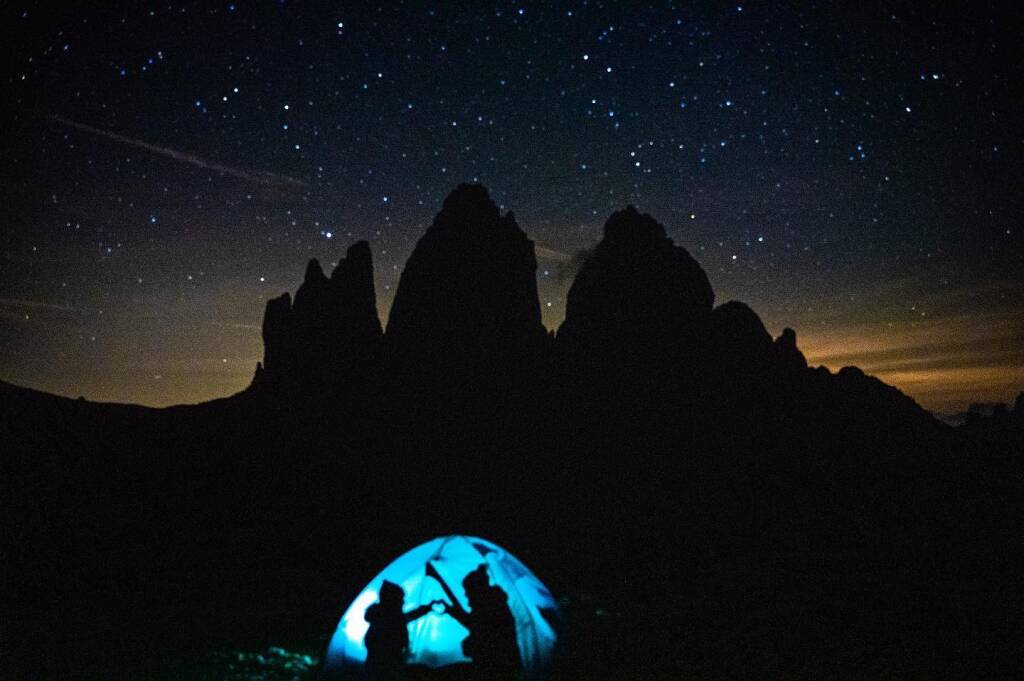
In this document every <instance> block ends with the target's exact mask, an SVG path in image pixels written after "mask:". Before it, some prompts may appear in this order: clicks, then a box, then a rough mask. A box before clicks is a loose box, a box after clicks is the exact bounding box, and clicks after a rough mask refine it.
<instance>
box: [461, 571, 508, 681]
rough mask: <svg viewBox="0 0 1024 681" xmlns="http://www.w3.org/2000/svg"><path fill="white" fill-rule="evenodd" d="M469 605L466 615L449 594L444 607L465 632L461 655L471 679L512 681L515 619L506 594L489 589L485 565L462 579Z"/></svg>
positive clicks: (497, 589) (499, 589) (494, 587)
mask: <svg viewBox="0 0 1024 681" xmlns="http://www.w3.org/2000/svg"><path fill="white" fill-rule="evenodd" d="M462 587H463V589H465V591H466V599H467V601H468V602H469V603H468V604H469V612H467V611H466V610H465V609H464V608H463V607H462V605H461V604H460V603H459V602H458V600H456V599H455V598H454V594H449V598H451V599H452V603H451V604H447V603H446V604H445V610H446V611H447V613H448V614H449V615H451V616H452V617H454V618H455V619H456V620H458V621H459V623H460V624H462V626H464V627H466V628H467V629H469V635H468V636H466V638H465V639H464V640H463V641H462V654H463V655H465V656H466V657H468V658H469V659H470V660H472V661H473V664H472V668H473V674H472V676H473V677H474V678H480V679H494V680H496V681H501V680H504V679H514V678H516V676H517V675H518V674H519V671H520V667H521V664H520V660H519V645H518V643H517V642H516V620H515V617H514V616H513V615H512V611H511V610H509V607H508V594H507V593H505V590H504V589H502V588H501V587H500V586H493V585H491V583H490V578H489V577H488V575H487V566H486V565H484V564H481V565H480V566H478V567H477V568H476V569H475V570H473V571H472V572H470V573H469V574H468V575H466V577H465V579H463V580H462Z"/></svg>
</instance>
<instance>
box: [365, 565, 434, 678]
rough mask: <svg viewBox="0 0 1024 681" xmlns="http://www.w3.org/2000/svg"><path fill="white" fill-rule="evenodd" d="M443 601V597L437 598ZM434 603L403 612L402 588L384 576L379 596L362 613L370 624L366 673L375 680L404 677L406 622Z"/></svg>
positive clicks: (407, 627) (425, 612) (407, 645)
mask: <svg viewBox="0 0 1024 681" xmlns="http://www.w3.org/2000/svg"><path fill="white" fill-rule="evenodd" d="M437 603H443V601H437ZM433 606H434V603H428V604H427V605H421V606H420V607H418V608H414V609H412V610H410V611H409V612H404V611H403V608H404V607H405V591H403V590H402V587H400V586H399V585H397V584H395V583H394V582H389V581H387V580H384V583H383V584H382V585H381V587H380V598H379V600H378V601H377V602H376V603H374V604H373V605H371V606H370V607H369V608H367V609H366V614H365V615H363V617H364V618H365V619H366V621H367V623H368V624H369V625H370V628H369V629H367V631H366V638H365V639H363V645H365V646H366V667H365V669H366V675H367V678H370V679H373V680H374V681H392V680H395V679H402V678H404V674H403V670H404V668H405V661H406V655H407V653H408V649H409V623H410V622H412V621H414V620H417V619H419V618H420V617H423V616H424V615H426V614H427V613H428V612H430V610H431V608H432V607H433Z"/></svg>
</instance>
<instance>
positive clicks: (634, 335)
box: [557, 206, 715, 361]
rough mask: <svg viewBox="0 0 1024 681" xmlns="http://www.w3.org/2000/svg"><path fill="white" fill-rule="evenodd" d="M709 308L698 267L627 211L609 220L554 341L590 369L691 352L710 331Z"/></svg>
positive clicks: (660, 231) (645, 219) (658, 229)
mask: <svg viewBox="0 0 1024 681" xmlns="http://www.w3.org/2000/svg"><path fill="white" fill-rule="evenodd" d="M714 300H715V295H714V292H713V291H712V290H711V284H710V283H709V282H708V278H707V275H706V274H705V273H704V270H703V269H701V267H700V265H698V264H697V261H696V260H694V259H693V258H692V257H690V254H689V253H688V252H687V251H686V249H684V248H682V247H680V246H676V245H675V244H673V243H672V240H671V239H669V238H668V236H666V234H665V228H664V227H662V226H661V225H660V224H658V222H656V221H655V220H654V218H652V217H651V216H650V215H646V214H640V213H638V212H637V210H636V209H635V208H633V207H632V206H629V207H627V208H626V209H625V210H621V211H618V212H616V213H614V214H612V216H611V217H610V218H609V219H608V222H606V223H605V226H604V238H603V239H602V241H601V243H599V244H598V245H597V247H596V248H595V249H594V253H593V255H591V257H590V258H589V259H588V260H587V261H586V262H585V263H584V264H583V266H582V267H581V268H580V271H579V274H577V276H576V280H575V281H574V282H573V284H572V287H571V288H570V289H569V294H568V298H567V301H566V309H565V322H564V323H563V324H562V326H561V328H560V329H559V330H558V337H557V339H558V342H559V344H560V345H561V346H562V347H563V348H565V349H566V351H568V352H571V353H574V354H577V355H585V356H587V357H589V358H592V359H593V360H595V361H604V360H607V359H613V358H619V359H622V357H623V355H625V354H629V353H644V354H647V355H657V356H663V355H665V354H666V353H672V352H673V351H680V352H681V351H685V350H692V349H693V348H694V347H696V346H697V345H699V344H700V341H701V338H702V336H703V335H704V334H705V333H706V332H707V330H708V327H709V323H710V320H711V309H712V305H713V304H714Z"/></svg>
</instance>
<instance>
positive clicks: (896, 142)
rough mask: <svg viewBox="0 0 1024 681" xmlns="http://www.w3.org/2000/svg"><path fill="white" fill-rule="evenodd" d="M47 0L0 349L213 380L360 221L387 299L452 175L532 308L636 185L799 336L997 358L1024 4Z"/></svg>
mask: <svg viewBox="0 0 1024 681" xmlns="http://www.w3.org/2000/svg"><path fill="white" fill-rule="evenodd" d="M52 4H53V3H38V4H25V3H5V4H4V6H3V7H2V8H0V25H2V26H3V27H4V32H5V33H6V34H7V36H8V38H7V39H6V40H5V41H3V42H4V44H3V46H2V47H0V50H2V51H3V52H4V59H3V79H2V86H0V87H2V88H3V97H2V101H3V110H2V111H3V113H2V115H3V126H4V128H3V129H4V134H3V136H2V143H0V144H2V153H3V157H4V161H5V162H4V163H3V164H2V169H0V178H2V191H3V194H2V197H3V215H4V220H3V223H2V225H3V226H2V230H3V231H2V234H3V237H2V238H3V244H2V256H3V257H2V260H0V379H3V380H6V381H11V382H14V383H18V384H21V385H26V386H30V387H33V388H38V389H42V390H47V391H51V392H57V393H60V394H64V395H70V396H78V395H84V396H85V397H87V398H90V399H97V400H109V401H124V402H139V403H143V404H149V405H167V404H173V403H179V402H195V401H199V400H204V399H209V398H213V397H218V396H225V395H228V394H230V393H232V392H235V391H237V390H239V389H241V388H243V387H244V386H245V385H246V384H247V383H248V381H249V380H250V378H251V376H252V372H253V369H254V367H255V364H256V361H257V360H258V359H260V357H261V356H262V342H261V340H260V331H259V329H260V322H261V318H262V313H263V306H264V303H265V301H266V300H267V299H268V298H270V297H274V296H277V295H279V294H280V293H282V292H284V291H293V292H294V290H295V288H296V287H297V286H298V284H299V283H300V281H301V277H302V273H303V271H304V267H305V263H306V261H307V260H308V259H309V258H311V257H317V258H319V259H320V260H321V262H323V263H325V264H326V263H332V262H334V261H336V260H337V259H338V258H339V257H340V256H342V255H343V254H344V251H345V249H346V248H347V247H348V245H350V244H351V243H352V242H353V241H355V240H358V239H367V240H369V241H370V244H371V247H372V249H373V254H374V258H375V265H376V271H377V293H378V303H379V308H380V311H381V314H382V316H384V317H385V318H386V315H387V311H388V307H389V306H390V304H391V301H392V299H393V297H394V293H395V289H396V286H397V284H398V279H399V275H400V274H401V270H402V266H403V263H404V262H405V259H406V258H407V256H408V255H409V253H410V251H411V249H412V247H413V246H414V244H415V242H416V240H417V238H418V237H419V236H420V235H421V234H422V233H423V231H424V230H425V228H426V226H427V225H428V224H429V223H430V220H431V219H432V217H433V215H434V214H435V213H436V212H437V211H438V210H439V208H440V205H441V202H442V200H443V198H444V196H445V195H446V194H447V193H448V192H449V191H450V190H451V189H452V188H454V187H455V186H456V185H457V184H459V183H460V182H467V181H479V182H483V183H484V184H486V185H487V186H488V187H489V188H490V191H491V195H492V197H493V198H494V199H495V200H496V201H497V202H498V203H499V204H501V205H502V206H503V207H504V208H505V209H510V210H513V211H514V213H515V215H516V217H517V220H518V221H519V224H520V226H521V227H522V228H523V229H524V230H525V231H526V232H527V234H528V235H529V236H530V237H531V238H532V239H534V240H535V241H536V244H537V253H538V261H539V271H538V280H539V286H540V296H541V305H542V307H543V312H544V321H545V323H546V324H547V325H548V326H549V327H550V328H556V327H557V325H558V324H559V322H560V321H561V319H562V316H563V314H564V304H565V294H566V291H567V289H568V286H569V284H570V283H571V281H572V276H573V274H574V263H576V262H578V257H577V256H578V254H579V252H580V251H584V250H585V249H588V248H591V247H593V245H594V244H595V243H596V242H597V240H598V239H599V238H600V235H601V228H602V225H603V223H604V221H605V219H606V218H607V217H608V215H609V214H610V213H611V212H612V211H613V210H616V209H619V208H621V207H623V206H624V205H626V204H634V205H636V206H637V207H638V208H639V209H640V210H642V211H644V212H649V213H651V214H652V215H654V216H655V217H656V218H657V219H658V220H659V221H660V222H662V223H663V224H664V225H665V226H666V228H667V229H668V232H669V234H670V236H671V237H672V238H673V239H675V241H676V242H677V243H679V244H681V245H683V246H685V247H686V248H687V249H688V250H689V251H690V252H691V253H692V254H693V255H694V256H695V257H696V258H697V259H698V260H699V261H700V263H701V264H702V265H703V266H704V268H705V269H706V270H707V272H708V275H709V277H710V279H711V282H712V285H713V286H714V287H715V290H716V294H717V302H725V301H726V300H729V299H732V298H735V299H739V300H743V301H745V302H747V303H749V304H750V305H751V306H752V307H753V308H754V309H755V310H756V311H758V312H759V313H760V315H761V316H762V318H763V319H764V321H765V324H766V325H767V327H768V329H769V330H770V331H771V332H773V334H777V333H778V332H780V331H781V329H782V328H783V327H784V326H792V327H794V328H795V329H796V330H797V335H798V341H799V343H800V346H801V347H802V348H803V349H804V351H805V353H806V354H807V355H808V359H809V360H810V361H811V363H813V364H820V363H823V364H825V365H827V366H829V367H831V368H833V369H838V368H839V367H841V366H843V365H846V364H857V365H859V366H862V367H863V368H864V369H865V370H867V371H869V372H871V373H875V374H876V375H878V376H880V377H881V378H883V379H884V380H886V381H888V382H890V383H893V384H894V385H896V386H897V387H899V388H901V389H902V390H904V391H905V392H907V393H908V394H910V395H911V396H913V397H915V398H916V399H917V400H918V401H919V402H921V404H922V405H924V406H925V407H926V408H929V409H933V410H936V411H938V412H953V411H957V410H959V409H962V408H964V407H965V406H966V405H967V404H968V403H970V402H975V401H992V400H1003V401H1005V400H1011V399H1012V398H1013V396H1014V395H1015V394H1016V392H1017V391H1018V390H1020V389H1024V310H1022V307H1024V305H1022V303H1021V301H1022V300H1024V237H1022V234H1024V225H1022V208H1024V187H1022V177H1024V174H1022V170H1024V163H1022V158H1024V154H1022V151H1024V133H1022V126H1021V121H1022V117H1021V113H1020V104H1021V102H1022V101H1024V97H1022V94H1024V88H1022V87H1021V82H1022V79H1024V68H1022V61H1021V59H1020V56H1019V54H1017V53H1016V50H1017V49H1018V48H1019V47H1020V44H1021V42H1022V39H1024V34H1022V33H1024V32H1022V31H1021V25H1022V24H1021V21H1020V17H1019V16H1016V15H1013V14H1010V13H1008V12H995V11H993V10H992V8H991V7H988V8H983V3H977V4H973V5H965V6H964V7H963V8H962V11H944V12H943V13H935V12H934V10H931V9H926V8H925V5H927V4H931V3H918V4H919V5H920V7H919V8H918V9H915V8H914V7H913V3H886V4H882V5H876V4H874V3H871V2H843V3H835V4H828V3H824V4H823V3H803V2H794V3H786V4H782V3H778V4H776V3H772V4H770V5H766V4H762V3H751V4H741V5H736V4H724V3H723V4H714V5H711V4H707V5H702V4H697V3H672V2H659V3H649V4H637V5H632V6H627V4H626V3H621V4H619V3H610V2H609V3H600V2H589V3H588V2H569V3H552V4H550V5H548V4H543V5H542V4H534V3H511V4H509V3H500V4H496V5H495V4H487V3H483V2H480V3H456V2H445V3H432V4H419V3H399V4H395V5H386V6H379V7H378V6H376V5H370V4H369V3H366V4H365V6H364V3H358V4H357V3H352V4H351V6H346V4H345V3H323V4H316V5H314V4H312V3H299V2H284V1H280V2H261V3H255V2H244V1H242V0H239V1H237V2H235V3H234V4H232V3H230V2H218V3H171V4H168V3H149V2H146V3H142V2H138V3H125V5H124V7H122V8H120V9H113V10H109V11H107V10H97V9H94V8H85V6H83V8H79V9H75V10H70V9H61V10H56V9H54V8H53V7H52V6H51V5H52ZM97 4H108V3H97ZM110 4H113V3H110ZM463 4H464V5H466V7H465V8H463V7H462V5H463ZM941 4H946V3H941ZM465 285H466V286H472V285H473V282H471V281H469V282H465Z"/></svg>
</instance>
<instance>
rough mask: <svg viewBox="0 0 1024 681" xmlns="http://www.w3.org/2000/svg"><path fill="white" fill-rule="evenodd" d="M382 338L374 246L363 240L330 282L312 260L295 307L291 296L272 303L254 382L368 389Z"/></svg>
mask: <svg viewBox="0 0 1024 681" xmlns="http://www.w3.org/2000/svg"><path fill="white" fill-rule="evenodd" d="M382 336H383V331H382V329H381V324H380V319H379V317H378V316H377V297H376V294H375V292H374V286H373V261H372V256H371V254H370V246H369V244H367V243H366V242H365V241H360V242H358V243H356V244H354V245H352V246H351V247H350V248H349V249H348V253H347V254H346V256H345V257H344V258H342V259H341V260H340V261H339V262H338V264H337V266H336V267H335V268H334V271H333V272H332V273H331V276H330V278H327V277H326V276H325V275H324V272H323V269H322V268H321V267H320V263H319V262H318V261H317V260H315V259H314V260H311V261H310V262H309V265H308V266H307V267H306V276H305V279H304V280H303V282H302V285H301V286H300V287H299V290H298V291H297V292H296V293H295V301H294V303H293V302H292V299H291V296H290V295H289V294H287V293H285V294H283V295H281V296H280V297H278V298H274V299H272V300H269V301H267V308H266V312H265V314H264V317H263V346H264V355H263V362H262V364H260V365H258V366H257V367H256V375H255V377H254V379H253V383H254V384H255V385H266V386H279V387H281V388H283V389H285V390H296V389H306V390H314V391H320V390H325V389H326V390H329V391H332V392H334V391H337V390H338V389H339V388H340V387H341V386H343V385H344V384H345V383H346V382H353V383H355V384H356V385H359V386H364V385H365V381H366V379H367V376H366V371H367V370H368V369H369V368H371V367H373V366H374V365H375V364H376V363H377V362H378V360H379V356H380V349H381V339H382Z"/></svg>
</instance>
